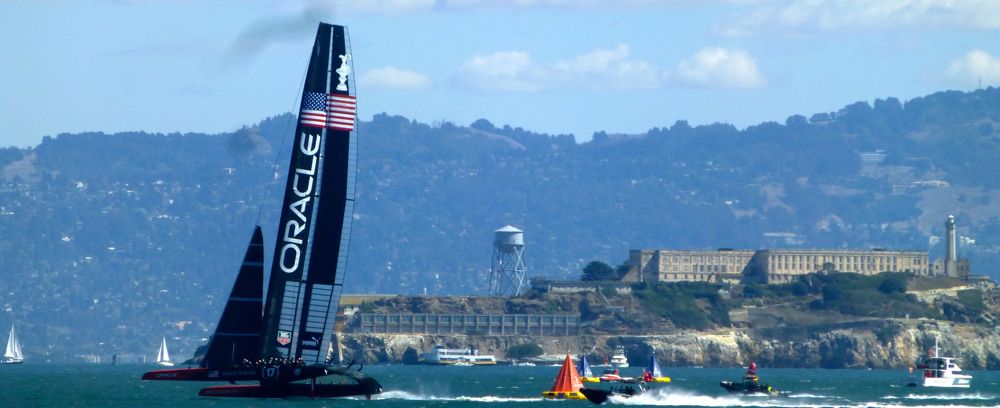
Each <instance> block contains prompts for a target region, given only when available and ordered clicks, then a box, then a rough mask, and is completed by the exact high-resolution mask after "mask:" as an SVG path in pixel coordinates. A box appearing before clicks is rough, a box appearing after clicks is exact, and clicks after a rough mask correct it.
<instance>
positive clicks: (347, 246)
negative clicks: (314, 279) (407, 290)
mask: <svg viewBox="0 0 1000 408" xmlns="http://www.w3.org/2000/svg"><path fill="white" fill-rule="evenodd" d="M344 48H345V50H344V51H346V52H347V53H348V54H351V61H350V68H351V72H352V73H353V72H357V71H355V70H354V61H355V59H354V50H353V49H352V48H351V33H350V32H349V31H347V28H346V27H345V28H344ZM354 76H355V75H351V76H350V77H349V78H347V81H348V85H347V86H348V89H350V90H352V91H354V100H355V101H357V100H358V97H359V96H360V94H359V93H358V88H357V86H356V83H355V81H354ZM360 129H361V121H360V120H358V113H357V108H355V110H354V129H353V130H352V131H351V132H352V133H354V135H353V137H351V139H350V141H351V142H350V144H349V145H348V149H350V150H353V151H349V152H348V166H350V165H351V162H352V161H351V160H350V157H351V156H352V155H353V156H354V160H353V166H354V167H353V168H351V169H349V170H348V174H349V177H351V180H350V181H349V182H348V185H351V186H353V187H352V188H351V196H350V197H347V200H349V201H351V210H350V214H347V213H346V212H345V214H344V218H346V219H347V220H349V222H350V223H351V227H350V228H349V229H348V230H347V234H346V236H343V237H341V239H343V240H346V241H347V242H346V243H343V242H342V243H341V245H342V246H343V247H344V253H343V254H340V255H341V256H343V257H344V270H343V271H337V272H338V273H337V276H336V277H335V278H334V284H335V285H336V286H339V287H340V291H341V293H340V294H343V289H344V288H343V286H344V277H345V275H347V265H348V262H349V261H350V253H351V235H353V234H354V213H355V212H356V211H357V205H358V203H357V201H356V200H355V198H356V197H357V195H358V145H359V144H360V143H361V137H360V136H361V132H360ZM351 145H353V146H351ZM337 278H340V279H339V280H340V283H339V285H338V284H337V280H338V279H337ZM340 294H338V299H339V295H340Z"/></svg>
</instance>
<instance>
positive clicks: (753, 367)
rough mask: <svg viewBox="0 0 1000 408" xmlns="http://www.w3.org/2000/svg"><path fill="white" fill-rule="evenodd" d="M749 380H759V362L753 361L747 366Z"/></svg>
mask: <svg viewBox="0 0 1000 408" xmlns="http://www.w3.org/2000/svg"><path fill="white" fill-rule="evenodd" d="M745 378H746V379H747V381H750V382H753V383H756V382H757V363H755V362H753V361H751V362H750V366H748V367H747V374H746V376H745Z"/></svg>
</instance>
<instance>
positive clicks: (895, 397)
mask: <svg viewBox="0 0 1000 408" xmlns="http://www.w3.org/2000/svg"><path fill="white" fill-rule="evenodd" d="M157 368H158V367H156V366H152V365H149V366H146V365H118V366H110V365H58V364H32V363H28V364H24V365H20V366H0V407H3V408H7V407H141V408H157V407H169V408H180V407H268V408H271V407H274V408H277V407H293V406H294V407H375V406H378V407H447V408H459V407H473V406H476V407H483V406H495V407H506V406H514V407H524V408H530V407H546V408H559V407H588V406H593V404H591V403H590V402H588V401H551V400H543V399H542V398H541V396H540V395H541V392H542V391H545V390H547V389H548V388H549V387H550V386H551V385H552V381H553V380H554V378H555V375H556V373H557V372H558V371H559V367H509V366H497V367H435V366H404V365H393V366H371V367H365V368H364V371H365V372H367V373H369V374H370V375H372V376H374V377H375V378H376V379H378V380H379V381H380V382H381V383H382V386H383V388H384V389H385V392H384V393H383V394H380V395H376V396H374V397H373V399H372V400H371V401H366V400H364V398H360V399H343V398H342V399H325V400H324V399H318V400H309V399H293V400H259V399H245V398H207V397H199V396H198V395H197V394H198V390H199V389H201V388H202V387H204V386H208V385H222V383H196V382H171V381H140V380H139V377H140V376H141V375H142V373H143V372H145V371H148V370H154V369H157ZM622 371H623V372H624V373H623V374H626V375H639V374H640V373H641V372H642V369H641V368H627V369H623V370H622ZM664 373H665V375H668V376H670V377H671V378H672V379H673V381H672V382H671V383H669V384H665V385H662V386H659V387H658V388H656V389H655V390H652V391H650V392H648V393H646V394H643V395H641V396H638V397H634V398H631V399H628V400H613V401H612V402H613V403H615V404H617V405H635V406H671V407H728V406H744V407H746V406H750V407H810V408H812V407H817V408H818V407H852V408H853V407H880V408H881V407H886V408H888V407H949V408H961V407H996V406H1000V386H998V385H1000V372H991V371H971V372H969V373H970V374H972V375H973V376H974V377H975V378H974V379H973V384H972V388H968V389H924V388H910V387H901V386H899V385H898V384H899V383H900V382H901V381H902V380H903V378H904V377H905V373H904V372H902V371H890V370H816V369H768V368H766V367H762V368H761V369H760V370H759V372H758V373H759V374H760V376H761V381H762V382H764V383H768V384H771V385H773V386H775V387H776V388H779V389H781V390H786V391H789V392H790V393H791V396H789V397H784V398H769V397H756V396H734V395H731V394H728V393H726V392H725V390H723V389H722V388H721V387H719V385H718V384H719V381H720V380H734V379H737V378H738V377H739V376H740V375H741V374H742V370H741V369H737V368H732V369H719V368H666V369H665V370H664Z"/></svg>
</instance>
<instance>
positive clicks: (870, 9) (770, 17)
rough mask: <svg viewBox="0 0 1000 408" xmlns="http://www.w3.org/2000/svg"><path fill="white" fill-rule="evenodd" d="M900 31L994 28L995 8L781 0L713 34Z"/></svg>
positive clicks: (968, 2) (964, 0) (986, 3)
mask: <svg viewBox="0 0 1000 408" xmlns="http://www.w3.org/2000/svg"><path fill="white" fill-rule="evenodd" d="M900 27H916V28H922V29H926V28H946V27H948V28H962V29H969V28H972V29H982V30H997V29H1000V6H998V4H997V2H996V1H995V0H829V1H823V0H784V1H782V2H769V3H768V2H765V3H761V5H759V6H755V7H753V8H751V9H750V10H749V11H747V12H745V13H742V14H738V15H736V16H734V17H733V18H730V19H728V20H725V21H723V22H721V23H719V24H717V25H716V26H715V27H714V28H713V31H714V32H716V33H718V34H722V35H728V36H747V35H755V34H765V33H770V34H788V35H804V34H809V33H812V32H824V31H843V32H849V31H858V30H882V29H891V28H900Z"/></svg>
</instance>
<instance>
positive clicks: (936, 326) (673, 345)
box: [341, 319, 1000, 369]
mask: <svg viewBox="0 0 1000 408" xmlns="http://www.w3.org/2000/svg"><path fill="white" fill-rule="evenodd" d="M935 338H937V339H938V342H939V346H940V348H941V353H942V354H943V355H949V356H954V357H957V358H958V359H959V364H960V365H961V366H962V368H964V369H1000V329H998V328H995V327H985V326H981V325H980V326H977V325H967V324H956V323H949V322H942V321H933V320H928V321H908V320H904V319H892V320H877V321H869V322H865V323H864V324H854V325H850V326H842V327H836V326H830V327H813V328H810V329H802V328H797V329H794V330H792V329H789V330H768V331H766V332H765V331H754V330H749V329H732V330H716V331H679V332H676V333H669V334H657V335H644V336H609V335H581V336H463V335H416V334H357V333H348V334H342V335H341V344H342V350H343V355H344V358H345V359H346V360H351V359H354V360H356V361H359V362H365V363H402V362H414V361H415V358H416V356H417V355H418V354H419V353H422V352H426V351H429V350H430V349H431V348H432V347H434V345H436V344H443V345H446V346H448V347H454V348H458V347H467V346H475V347H477V348H478V349H479V351H480V353H482V354H494V355H496V356H497V358H498V359H504V358H506V356H505V350H506V349H507V348H508V347H510V346H513V345H517V344H522V343H535V344H538V345H540V346H542V349H543V350H544V351H545V353H546V354H552V355H559V354H565V353H567V352H569V353H572V354H579V353H586V354H588V355H592V356H604V355H609V354H610V353H611V351H612V349H613V348H614V347H615V346H617V345H619V344H621V345H623V346H624V347H625V349H626V354H627V355H628V358H629V361H630V362H631V364H632V365H634V366H640V365H645V363H646V361H647V359H648V356H649V353H650V351H651V350H655V351H656V355H657V358H658V359H659V361H660V364H661V365H664V366H710V367H730V366H740V365H745V364H747V363H748V362H749V361H756V362H757V364H759V365H762V366H767V367H804V368H866V367H872V368H905V367H908V366H911V365H912V364H913V363H914V361H915V360H917V359H918V358H919V357H920V356H922V355H924V354H925V353H926V352H927V350H928V349H929V348H931V347H933V345H934V339H935Z"/></svg>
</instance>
